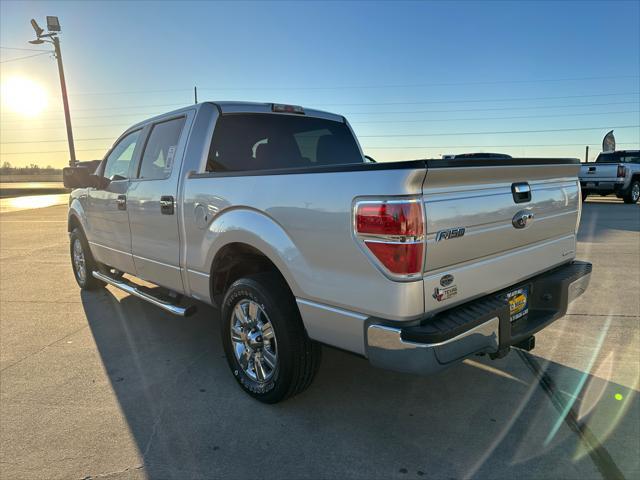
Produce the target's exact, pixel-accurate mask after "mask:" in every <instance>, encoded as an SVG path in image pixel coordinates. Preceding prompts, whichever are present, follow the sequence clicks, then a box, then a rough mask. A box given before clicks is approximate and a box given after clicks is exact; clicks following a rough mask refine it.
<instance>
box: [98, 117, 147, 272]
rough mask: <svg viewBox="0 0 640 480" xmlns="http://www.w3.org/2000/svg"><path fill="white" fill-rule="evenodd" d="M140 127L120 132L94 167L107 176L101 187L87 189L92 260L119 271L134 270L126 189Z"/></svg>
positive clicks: (138, 140) (135, 156) (137, 143)
mask: <svg viewBox="0 0 640 480" xmlns="http://www.w3.org/2000/svg"><path fill="white" fill-rule="evenodd" d="M141 138H142V129H140V130H135V131H133V132H129V133H127V134H125V135H124V136H122V137H121V138H120V140H118V142H117V143H116V144H115V146H114V147H113V148H112V149H111V151H110V152H109V154H108V155H107V157H106V159H105V161H104V162H102V165H101V166H100V168H99V169H98V172H97V173H98V174H99V175H101V176H103V177H105V178H107V179H109V180H110V182H109V184H108V185H107V186H106V187H104V188H100V189H98V188H88V189H87V202H86V213H87V225H86V227H87V231H86V234H87V239H88V241H89V244H90V245H91V252H92V253H93V255H94V256H95V258H96V260H98V261H99V262H102V263H104V264H105V265H108V266H110V267H113V268H116V269H118V270H121V271H123V272H128V273H135V271H136V270H135V265H134V263H133V257H132V256H131V231H130V230H129V215H128V210H127V191H128V189H129V179H130V177H131V171H132V169H133V165H134V164H135V163H136V159H137V157H138V156H139V155H140V150H141V145H140V143H141V141H140V140H141Z"/></svg>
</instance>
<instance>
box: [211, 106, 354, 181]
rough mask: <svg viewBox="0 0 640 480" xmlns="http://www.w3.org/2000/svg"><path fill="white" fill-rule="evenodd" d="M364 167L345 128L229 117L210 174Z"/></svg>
mask: <svg viewBox="0 0 640 480" xmlns="http://www.w3.org/2000/svg"><path fill="white" fill-rule="evenodd" d="M354 163H364V159H363V157H362V155H361V154H360V150H359V148H358V145H357V143H356V140H355V138H354V137H353V135H352V134H351V131H350V130H349V128H348V127H347V125H346V124H345V123H342V122H336V121H332V120H325V119H322V118H313V117H305V116H298V115H279V114H250V113H247V114H244V113H243V114H228V115H222V116H221V117H220V118H219V119H218V122H217V124H216V129H215V132H214V134H213V141H212V143H211V150H210V152H209V158H208V162H207V171H209V172H227V171H247V170H271V169H277V168H301V167H313V166H328V165H344V164H354Z"/></svg>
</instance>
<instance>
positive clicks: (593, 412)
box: [82, 289, 639, 480]
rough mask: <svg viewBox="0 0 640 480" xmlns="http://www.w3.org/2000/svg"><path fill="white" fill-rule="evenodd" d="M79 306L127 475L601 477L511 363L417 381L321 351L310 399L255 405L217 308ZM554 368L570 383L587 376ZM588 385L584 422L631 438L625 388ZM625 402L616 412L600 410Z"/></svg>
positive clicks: (480, 362)
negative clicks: (182, 314) (124, 450)
mask: <svg viewBox="0 0 640 480" xmlns="http://www.w3.org/2000/svg"><path fill="white" fill-rule="evenodd" d="M82 303H83V306H84V310H85V312H86V316H87V319H88V323H89V326H90V328H91V331H92V333H93V337H94V339H95V342H96V345H97V347H98V350H99V353H100V356H101V358H102V362H103V364H104V368H105V371H106V373H107V375H108V377H109V380H110V382H111V385H112V387H113V391H114V393H115V395H116V397H117V400H118V402H119V404H120V407H121V411H122V414H123V415H124V417H125V419H126V421H127V423H128V425H129V428H130V430H131V434H132V436H133V438H134V440H135V442H136V444H137V447H138V449H139V452H140V457H141V459H142V460H141V464H140V465H132V466H131V469H136V468H143V471H144V474H145V475H146V476H147V477H148V478H150V479H173V478H175V479H181V480H182V479H185V478H221V477H223V478H234V479H235V478H238V479H239V478H313V479H317V478H389V477H393V478H404V479H406V478H447V479H448V478H472V477H473V478H505V477H513V476H516V475H517V476H519V477H522V478H541V477H547V478H581V479H584V478H594V476H595V478H598V477H599V476H600V475H599V474H598V472H597V469H596V467H595V466H594V464H593V463H592V461H591V459H590V457H589V454H588V452H587V451H586V450H585V448H584V444H583V442H581V441H580V440H579V438H578V436H577V435H576V434H575V433H574V432H572V431H571V430H570V429H569V428H568V427H567V426H566V424H565V423H564V422H563V421H562V419H561V418H560V415H559V409H558V408H554V406H553V404H552V402H550V401H549V397H548V396H547V395H546V394H545V393H544V391H543V390H542V389H541V388H540V386H539V384H538V381H537V380H536V378H535V376H534V375H533V374H532V372H531V370H529V368H528V367H527V366H526V365H525V364H524V362H522V361H521V360H520V359H519V357H518V355H516V354H515V353H512V354H510V355H509V356H508V357H506V358H505V359H502V360H498V361H488V360H485V359H484V358H480V357H478V358H477V359H474V360H471V361H467V362H465V363H464V364H461V365H460V366H457V367H454V368H452V369H450V370H449V371H447V372H444V373H443V374H440V375H437V376H434V377H428V378H422V377H416V376H409V375H403V374H397V373H394V372H387V371H384V370H379V369H375V368H373V367H371V366H370V365H369V364H368V362H367V361H366V360H365V359H362V358H359V357H356V356H353V355H349V354H346V353H344V352H341V351H338V350H335V349H332V348H324V350H323V355H324V358H323V362H322V366H321V368H320V371H319V374H318V376H317V377H316V380H315V382H314V383H313V384H312V386H311V387H310V388H309V390H307V391H306V392H304V393H303V394H301V395H299V396H297V397H295V398H293V399H290V400H289V401H286V402H284V403H281V404H278V405H263V404H261V403H259V402H257V401H255V400H253V399H251V398H249V397H248V396H247V395H245V394H244V393H243V392H242V391H241V390H240V388H239V387H238V386H237V385H236V382H235V380H234V378H233V376H232V375H231V373H230V371H229V369H228V366H227V363H226V359H225V358H224V353H223V350H222V346H221V342H220V335H219V319H218V312H217V311H216V310H215V309H213V308H210V307H207V306H205V305H199V312H198V313H197V314H196V315H194V316H193V317H190V318H186V319H182V318H177V317H172V316H170V315H168V314H165V313H164V312H161V311H160V310H158V309H156V308H155V307H153V306H150V305H147V304H145V303H144V302H142V301H140V300H138V299H136V298H133V297H129V296H124V297H121V296H120V294H119V293H118V296H117V297H116V296H115V295H114V294H113V291H112V290H110V289H106V290H103V291H99V292H83V293H82ZM534 357H535V356H534ZM543 362H544V361H543V360H541V361H540V363H543ZM552 368H553V369H556V370H560V371H561V372H562V374H563V375H564V376H565V377H571V378H575V381H576V382H580V381H582V380H583V379H584V378H585V375H586V374H585V373H583V372H581V371H578V370H573V369H570V368H567V367H565V366H562V365H559V364H553V365H552ZM587 377H588V378H587V382H586V383H587V384H590V383H593V384H596V385H598V387H599V389H600V390H599V393H598V395H599V398H596V399H593V398H591V399H590V400H589V401H590V405H591V406H590V407H589V408H588V411H586V415H585V419H586V418H596V419H597V420H598V422H600V423H602V424H603V425H605V426H606V428H607V429H609V430H610V431H613V432H616V433H617V436H613V435H611V436H610V437H611V438H612V441H613V440H615V439H616V438H618V436H622V437H621V438H627V439H629V438H634V430H636V431H637V426H638V425H639V421H638V411H639V408H638V403H637V398H636V396H635V395H634V394H633V391H631V392H629V389H625V388H624V387H621V386H620V385H616V384H613V383H610V382H607V381H605V380H600V379H598V378H596V377H591V376H589V375H587ZM620 391H623V392H624V394H625V395H627V397H626V399H625V401H624V402H617V404H616V403H615V402H614V403H613V404H612V403H611V402H610V401H609V400H606V399H608V398H609V397H611V398H613V396H614V395H615V393H614V392H620ZM567 398H570V397H569V396H567ZM603 399H605V400H606V401H605V400H603ZM631 402H633V405H632V404H631ZM582 405H585V403H584V402H583V403H582V404H581V407H582ZM603 405H604V407H603ZM600 423H598V424H600ZM621 425H622V427H621ZM620 429H624V430H625V431H624V432H622V433H621V430H620ZM554 430H557V432H555V433H553V432H554ZM597 433H598V432H596V434H597ZM614 437H615V438H614ZM632 441H634V440H632ZM615 442H618V440H615ZM613 445H614V447H616V448H618V447H620V445H619V442H618V443H614V444H613ZM605 446H606V444H605ZM625 448H629V447H628V445H627V446H626V447H625ZM632 451H633V450H632ZM632 456H633V455H632ZM633 462H635V463H632V464H631V465H630V468H631V469H632V470H637V469H638V465H637V461H636V460H634V461H633ZM136 478H138V477H136Z"/></svg>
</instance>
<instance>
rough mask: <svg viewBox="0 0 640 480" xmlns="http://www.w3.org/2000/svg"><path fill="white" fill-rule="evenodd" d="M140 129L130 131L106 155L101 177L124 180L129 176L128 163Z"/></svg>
mask: <svg viewBox="0 0 640 480" xmlns="http://www.w3.org/2000/svg"><path fill="white" fill-rule="evenodd" d="M139 137H140V130H136V131H135V132H131V133H130V134H129V135H127V136H126V137H124V138H123V139H122V140H120V141H119V142H118V144H117V145H116V146H115V147H113V150H111V153H110V154H109V156H108V157H107V164H106V165H105V167H104V173H103V175H102V176H103V177H106V178H108V179H109V180H124V179H127V178H129V165H130V164H131V159H132V158H133V152H134V151H135V149H136V145H137V143H138V138H139Z"/></svg>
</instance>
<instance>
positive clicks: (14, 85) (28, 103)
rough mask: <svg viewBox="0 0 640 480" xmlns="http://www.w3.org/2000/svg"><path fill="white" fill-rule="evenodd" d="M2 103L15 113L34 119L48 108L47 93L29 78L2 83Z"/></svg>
mask: <svg viewBox="0 0 640 480" xmlns="http://www.w3.org/2000/svg"><path fill="white" fill-rule="evenodd" d="M2 103H3V105H4V106H5V107H6V108H8V109H10V110H12V111H13V112H15V113H19V114H21V115H24V116H27V117H34V116H36V115H38V114H39V113H40V112H42V110H44V109H45V108H46V106H47V92H46V91H45V89H44V88H42V87H41V86H40V85H39V84H37V83H35V82H33V81H32V80H29V79H28V78H24V77H11V78H8V79H7V80H6V81H5V82H3V83H2Z"/></svg>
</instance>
